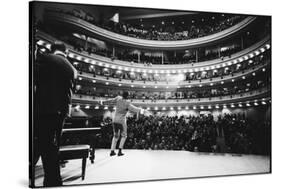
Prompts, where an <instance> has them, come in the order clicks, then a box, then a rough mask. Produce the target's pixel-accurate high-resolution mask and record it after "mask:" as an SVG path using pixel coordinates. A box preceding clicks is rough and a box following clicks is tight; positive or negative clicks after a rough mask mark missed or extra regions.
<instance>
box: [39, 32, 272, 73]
mask: <svg viewBox="0 0 281 189" xmlns="http://www.w3.org/2000/svg"><path fill="white" fill-rule="evenodd" d="M36 35H37V38H38V39H42V40H44V41H46V42H47V43H54V42H55V41H57V39H56V38H54V37H52V36H50V35H48V34H46V33H44V32H41V31H38V32H37V34H36ZM269 43H270V36H266V37H265V38H264V39H262V40H261V41H259V42H257V43H255V44H254V45H252V46H251V47H249V48H246V49H244V50H242V51H240V52H238V53H235V54H233V55H231V57H230V58H229V57H225V58H224V59H223V60H221V59H220V58H219V59H214V60H209V61H204V62H197V63H194V64H163V65H161V64H157V65H152V66H149V67H147V66H144V65H143V64H141V63H132V62H126V61H121V60H112V59H111V58H108V57H104V56H100V55H97V54H92V55H89V54H88V53H87V52H77V51H75V50H73V47H72V46H71V45H67V47H68V49H69V52H70V56H73V57H74V56H75V57H83V58H84V60H85V61H87V63H92V64H96V65H101V66H110V67H115V68H120V67H121V68H122V69H128V70H131V69H134V70H138V69H139V70H141V71H143V70H145V71H147V72H148V71H149V70H152V72H155V71H158V73H160V71H163V72H165V71H167V70H175V71H178V70H180V71H183V70H190V69H198V70H200V69H205V68H206V67H212V66H213V67H215V68H217V67H223V66H225V65H231V64H234V62H240V60H239V59H240V58H242V59H243V60H244V59H248V58H251V56H250V54H253V55H252V56H256V55H255V53H253V52H255V51H259V49H260V48H262V47H264V46H265V45H266V44H269ZM259 53H260V52H259ZM246 57H247V58H246Z"/></svg>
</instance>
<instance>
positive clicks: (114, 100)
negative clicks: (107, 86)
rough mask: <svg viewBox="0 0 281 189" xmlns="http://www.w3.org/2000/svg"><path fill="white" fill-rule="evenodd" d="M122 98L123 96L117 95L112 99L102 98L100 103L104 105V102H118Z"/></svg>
mask: <svg viewBox="0 0 281 189" xmlns="http://www.w3.org/2000/svg"><path fill="white" fill-rule="evenodd" d="M120 98H122V97H121V96H117V97H115V98H112V99H107V100H101V101H100V104H101V105H103V104H109V103H116V101H117V100H118V99H120Z"/></svg>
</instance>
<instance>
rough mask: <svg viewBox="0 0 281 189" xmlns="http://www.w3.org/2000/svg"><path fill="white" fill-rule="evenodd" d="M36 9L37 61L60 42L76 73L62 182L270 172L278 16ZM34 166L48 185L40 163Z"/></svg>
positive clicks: (58, 6) (39, 181) (36, 178)
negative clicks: (120, 113) (274, 37)
mask: <svg viewBox="0 0 281 189" xmlns="http://www.w3.org/2000/svg"><path fill="white" fill-rule="evenodd" d="M34 7H36V9H34V21H33V31H34V42H33V45H34V52H33V53H34V57H35V59H36V58H37V57H36V56H37V55H38V54H43V55H44V54H51V53H52V47H53V46H54V44H56V43H57V42H58V41H59V42H60V43H63V44H64V45H65V47H66V49H67V53H66V59H67V61H68V62H70V64H71V66H72V67H73V68H74V69H75V70H76V73H77V76H76V77H75V79H74V82H73V86H72V89H71V90H72V95H71V104H70V106H71V112H70V114H69V115H68V116H67V117H66V118H65V121H64V124H63V129H62V132H61V137H60V143H59V154H60V166H59V169H60V174H61V178H62V183H63V185H76V184H91V183H92V184H97V183H112V182H128V181H143V180H159V179H160V180H161V179H171V178H193V177H206V176H218V175H220V176H221V175H235V174H256V173H270V172H271V17H269V16H259V15H241V14H230V13H218V12H214V13H209V12H193V11H176V10H159V9H145V8H129V7H114V6H95V5H83V4H65V3H43V2H41V3H39V2H37V3H34ZM32 66H33V75H34V76H33V77H34V79H36V78H35V77H37V70H38V68H36V64H35V63H33V65H32ZM40 73H41V72H40ZM40 73H39V74H40ZM39 77H40V75H39ZM49 77H52V73H49ZM39 81H40V80H39ZM38 85H39V86H40V83H39V84H38ZM36 87H37V86H36V84H34V86H33V89H34V90H33V94H34V95H36V92H37V91H36ZM39 89H40V87H39ZM49 98H52V97H49ZM120 99H121V100H120ZM121 101H122V102H121ZM120 103H123V104H122V105H121V106H126V108H125V110H126V112H125V113H127V114H125V115H126V116H125V117H124V120H125V121H124V124H123V122H122V123H121V122H118V121H116V120H117V118H116V117H117V113H116V112H118V111H119V110H118V109H119V107H118V106H120ZM50 106H51V105H50ZM39 108H40V107H39ZM127 111H128V112H127ZM118 120H119V119H118ZM125 122H126V123H125ZM118 124H119V125H121V129H120V130H119V131H120V132H116V131H115V129H116V128H119V125H118ZM122 124H123V125H122ZM125 127H126V128H125ZM124 128H125V129H124ZM117 135H118V137H116V136H117ZM115 139H116V141H115ZM117 139H118V140H117ZM119 139H120V140H119ZM123 139H124V140H123ZM122 140H123V141H122ZM33 142H35V143H36V140H35V139H34V140H33ZM114 143H115V144H114ZM122 143H123V144H124V146H123V145H122ZM114 145H116V147H112V146H114ZM118 146H119V147H118ZM120 146H121V147H120ZM119 148H120V149H119ZM123 148H124V149H123ZM118 150H119V151H118ZM121 150H122V151H121ZM112 152H116V155H115V154H114V153H112ZM117 153H118V154H117ZM32 169H33V173H32V174H31V175H32V178H31V183H32V182H34V183H33V185H34V186H36V187H41V186H43V185H44V184H43V178H44V170H43V165H42V161H41V158H40V159H39V160H38V159H37V160H36V161H35V164H34V165H33V168H32ZM44 182H46V181H44ZM31 185H32V184H31Z"/></svg>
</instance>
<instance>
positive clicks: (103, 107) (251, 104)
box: [75, 99, 270, 111]
mask: <svg viewBox="0 0 281 189" xmlns="http://www.w3.org/2000/svg"><path fill="white" fill-rule="evenodd" d="M268 102H269V103H270V101H268ZM268 102H266V100H265V99H263V100H262V101H260V102H258V101H254V102H246V103H241V102H240V103H231V104H228V105H226V104H224V105H218V104H217V105H208V106H206V105H198V106H196V105H194V106H191V107H189V106H185V107H182V106H177V107H174V106H171V107H161V108H160V107H157V106H155V107H153V108H152V107H146V108H145V109H146V110H155V111H157V110H163V111H165V110H190V109H193V110H196V109H201V110H204V109H220V108H237V107H238V108H242V107H251V106H259V105H267V103H268ZM75 108H76V109H80V108H81V106H80V105H79V104H78V105H76V106H75ZM90 108H91V106H90V105H85V109H90ZM93 108H94V109H95V110H99V109H101V110H108V109H109V108H110V107H108V106H98V105H96V106H93ZM111 108H112V109H114V110H115V109H116V107H115V106H114V107H111Z"/></svg>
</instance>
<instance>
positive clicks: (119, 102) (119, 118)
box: [101, 91, 145, 156]
mask: <svg viewBox="0 0 281 189" xmlns="http://www.w3.org/2000/svg"><path fill="white" fill-rule="evenodd" d="M128 95H129V93H128V92H127V91H124V92H123V94H122V96H117V97H115V98H113V99H110V100H105V101H101V104H102V103H115V104H116V110H115V115H114V117H113V120H112V126H113V138H112V142H111V151H110V156H114V155H116V153H115V148H116V144H117V141H118V139H119V137H120V134H121V140H120V144H119V151H118V156H122V155H124V154H123V153H122V149H123V147H124V144H125V141H126V138H127V120H126V115H127V112H128V111H130V112H134V113H137V114H139V113H141V114H143V113H144V112H145V110H144V109H142V108H138V107H136V106H134V105H132V103H131V102H129V101H128V100H127V98H128Z"/></svg>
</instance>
